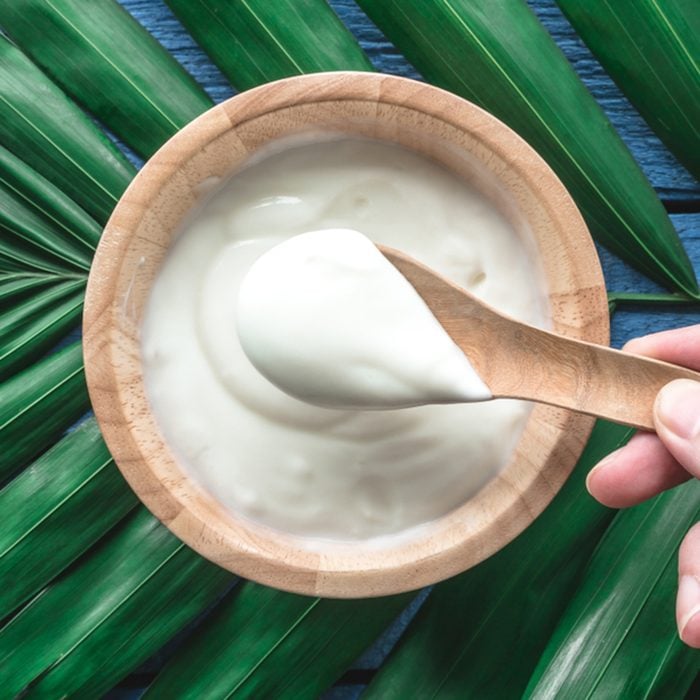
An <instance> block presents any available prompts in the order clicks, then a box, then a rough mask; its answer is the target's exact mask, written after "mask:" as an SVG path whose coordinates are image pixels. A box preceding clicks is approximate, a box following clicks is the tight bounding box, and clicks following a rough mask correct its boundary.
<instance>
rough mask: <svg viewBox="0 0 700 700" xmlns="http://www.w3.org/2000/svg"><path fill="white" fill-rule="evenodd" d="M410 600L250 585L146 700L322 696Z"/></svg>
mask: <svg viewBox="0 0 700 700" xmlns="http://www.w3.org/2000/svg"><path fill="white" fill-rule="evenodd" d="M412 597H413V594H405V595H399V596H392V597H390V598H370V599H367V600H327V599H321V598H308V597H304V596H298V595H292V594H290V593H283V592H281V591H276V590H274V589H272V588H267V587H265V586H259V585H257V584H254V583H245V584H243V585H242V586H240V587H239V589H238V590H236V591H234V592H233V594H232V595H230V596H229V597H228V599H227V600H226V601H225V602H224V603H222V604H221V605H220V606H219V607H218V608H217V609H216V611H215V612H214V613H213V614H212V615H211V617H210V618H209V619H208V620H207V621H206V623H205V624H204V625H203V626H202V628H201V629H200V630H199V631H198V632H197V633H196V634H195V635H194V636H193V637H192V638H191V639H189V640H188V641H187V643H186V644H185V645H184V647H183V648H182V651H180V652H179V653H177V654H176V655H175V656H174V657H173V658H172V660H171V661H170V662H169V663H168V664H167V665H166V666H165V668H164V669H163V671H162V672H161V673H160V674H159V675H158V677H157V678H156V680H155V682H154V683H153V685H152V686H151V687H150V688H149V689H148V692H147V693H146V696H145V697H146V698H153V699H156V698H192V700H195V698H207V700H216V699H217V698H222V699H223V698H231V697H251V698H276V699H277V700H282V699H283V698H289V700H302V698H309V699H310V700H311V699H313V698H317V697H318V696H319V694H320V693H321V692H322V691H324V690H325V689H326V688H327V687H328V686H330V685H331V684H332V683H333V681H335V680H336V679H337V678H338V676H340V675H341V674H342V673H343V671H345V669H346V668H347V667H348V666H349V665H350V664H351V663H352V662H353V661H354V660H355V658H356V657H357V656H358V655H359V654H360V653H361V652H362V651H363V650H364V649H365V648H366V647H367V646H369V644H371V643H372V641H374V639H375V638H376V637H377V636H379V634H380V633H381V632H382V630H383V629H384V628H385V627H386V626H387V625H388V624H389V623H390V622H391V621H392V620H393V619H394V618H395V617H396V616H397V615H398V614H399V613H400V612H401V610H403V609H404V608H405V607H406V605H407V604H408V603H409V601H410V600H411V598H412Z"/></svg>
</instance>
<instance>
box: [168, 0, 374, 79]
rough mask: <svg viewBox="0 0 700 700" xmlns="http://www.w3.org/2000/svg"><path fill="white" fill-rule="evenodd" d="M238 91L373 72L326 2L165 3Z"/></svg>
mask: <svg viewBox="0 0 700 700" xmlns="http://www.w3.org/2000/svg"><path fill="white" fill-rule="evenodd" d="M166 2H167V4H168V5H169V6H170V7H171V8H172V10H173V12H174V13H175V14H176V15H177V16H178V18H179V19H180V20H181V21H182V23H183V24H184V25H185V27H187V29H188V31H189V32H190V33H191V34H192V36H193V37H194V38H195V39H196V40H197V41H198V42H199V44H200V45H201V46H202V48H203V49H204V50H205V51H206V52H207V53H208V54H209V56H210V57H211V59H212V61H214V63H216V65H217V66H219V68H221V70H222V71H223V72H224V73H225V74H226V76H227V77H228V78H229V80H231V82H232V83H233V84H234V85H235V86H236V87H237V88H238V89H239V90H246V89H248V88H251V87H255V86H256V85H259V84H260V83H264V82H266V81H269V80H276V79H278V78H285V77H287V76H290V75H298V74H301V73H314V72H318V71H328V70H361V71H362V70H372V64H371V63H370V62H369V60H368V58H367V57H366V56H365V54H364V53H363V51H362V49H361V48H360V46H359V45H358V43H357V41H355V39H354V37H353V36H352V34H350V32H349V31H348V30H347V29H346V28H345V26H344V25H343V23H342V22H341V21H340V20H339V19H338V17H337V16H336V15H335V13H334V12H333V10H331V8H330V7H329V6H328V4H327V3H326V2H325V0H276V2H269V0H245V2H228V1H227V0H166Z"/></svg>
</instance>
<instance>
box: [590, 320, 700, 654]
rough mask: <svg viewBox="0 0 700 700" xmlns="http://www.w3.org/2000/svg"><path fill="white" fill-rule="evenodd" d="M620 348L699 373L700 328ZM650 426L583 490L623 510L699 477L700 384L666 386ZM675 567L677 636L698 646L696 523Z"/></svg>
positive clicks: (602, 465) (699, 547) (699, 540)
mask: <svg viewBox="0 0 700 700" xmlns="http://www.w3.org/2000/svg"><path fill="white" fill-rule="evenodd" d="M623 349H624V350H625V351H628V352H632V353H635V354H637V355H646V356H648V357H653V358H656V359H658V360H665V361H666V362H673V363H674V364H677V365H682V366H684V367H689V368H690V369H694V370H700V325H697V326H691V327H689V328H681V329H678V330H674V331H664V332H662V333H655V334H653V335H648V336H645V337H643V338H636V339H635V340H632V341H630V342H629V343H627V345H625V347H624V348H623ZM654 424H655V426H656V435H654V434H653V433H637V434H636V435H635V436H634V437H633V438H632V439H631V440H630V441H629V443H627V445H626V446H625V447H622V448H620V449H619V450H616V451H615V452H613V453H612V454H610V455H608V456H607V457H606V458H605V459H603V460H602V461H601V462H599V463H598V464H597V465H596V466H595V467H594V468H593V469H592V470H591V472H590V473H589V475H588V479H587V480H586V485H587V487H588V491H589V492H590V493H591V495H592V496H593V497H594V498H595V499H597V500H598V501H600V502H601V503H602V504H603V505H606V506H610V507H612V508H626V507H628V506H633V505H636V504H637V503H641V502H642V501H645V500H646V499H648V498H651V497H652V496H655V495H656V494H658V493H660V492H661V491H665V490H666V489H670V488H672V487H673V486H677V485H678V484H681V483H682V482H684V481H687V480H688V479H690V478H692V477H695V478H700V382H694V381H692V380H690V379H677V380H675V381H673V382H671V383H670V384H667V385H666V386H665V387H664V388H663V389H662V390H661V391H660V392H659V394H658V396H657V398H656V403H655V405H654ZM678 568H679V582H678V597H677V599H676V622H677V623H678V633H679V634H680V637H681V639H682V640H683V641H684V642H685V643H686V644H688V645H689V646H691V647H697V648H700V523H697V524H695V525H694V526H693V527H692V528H691V529H690V532H688V534H687V535H686V536H685V539H684V540H683V543H682V544H681V548H680V551H679V564H678Z"/></svg>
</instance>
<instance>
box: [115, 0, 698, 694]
mask: <svg viewBox="0 0 700 700" xmlns="http://www.w3.org/2000/svg"><path fill="white" fill-rule="evenodd" d="M270 1H271V2H274V0H270ZM329 1H330V4H331V5H332V6H333V7H334V9H335V10H336V12H337V13H338V15H339V16H340V17H341V19H342V20H343V22H344V23H345V24H346V25H347V27H348V28H349V29H350V30H351V31H352V32H353V33H354V34H355V36H356V37H357V39H358V40H359V41H360V44H361V45H362V47H363V49H364V50H365V51H366V53H367V55H368V56H369V58H370V59H371V61H372V63H373V64H374V66H375V67H376V68H377V70H380V71H383V72H385V73H392V74H394V75H402V76H406V77H410V78H417V79H421V76H420V74H419V73H418V72H417V71H416V70H415V69H414V68H413V67H412V66H411V65H410V64H409V63H408V62H407V61H406V60H405V59H404V58H403V57H402V55H401V54H400V53H399V52H398V51H397V50H396V49H395V48H394V47H393V46H392V44H391V43H390V42H388V41H387V40H386V38H385V37H384V36H383V35H382V33H381V32H380V31H379V30H378V29H377V28H376V27H375V26H374V25H373V24H372V23H371V22H370V21H369V19H367V17H366V16H365V15H364V14H363V13H362V11H361V10H360V9H359V8H358V7H357V5H356V4H355V3H354V2H353V0H329ZM120 2H121V3H122V5H123V6H124V7H125V8H126V9H127V10H128V11H129V12H131V13H132V14H133V16H134V17H135V18H136V19H137V20H138V21H139V22H141V24H143V26H144V27H146V29H148V30H149V31H150V32H151V34H153V36H154V37H155V38H156V39H157V40H158V41H160V42H161V43H162V44H163V46H165V47H166V48H167V49H168V50H169V51H170V52H171V53H172V54H173V56H175V58H176V59H177V60H178V61H180V63H181V64H182V65H183V66H184V67H185V69H186V70H187V71H189V73H191V74H192V75H193V76H194V77H195V79H196V80H197V81H198V82H199V83H200V84H201V85H202V86H203V87H204V89H205V90H206V91H207V93H208V94H209V95H210V97H211V98H212V99H213V100H214V101H215V102H220V101H221V100H224V99H226V98H228V97H231V96H232V95H233V94H235V91H234V90H233V89H232V88H231V86H230V85H229V83H228V81H227V80H226V78H224V76H223V75H222V74H221V73H220V72H219V70H218V69H217V68H216V67H215V66H214V65H213V64H212V63H211V61H210V60H209V59H208V57H207V56H206V54H205V53H204V52H203V51H202V50H201V49H200V48H199V47H198V46H197V45H196V44H195V42H194V40H193V39H192V38H191V37H190V36H189V34H188V33H187V32H186V31H185V30H184V29H183V27H182V25H181V24H180V23H179V22H178V21H177V19H175V17H174V16H173V15H172V13H171V12H170V11H169V10H168V8H167V7H166V5H165V4H164V3H163V2H162V0H120ZM528 2H529V4H530V6H531V7H532V9H533V10H534V11H535V13H536V14H537V16H538V17H539V18H540V20H541V21H542V23H543V24H544V25H545V27H546V28H547V30H548V31H549V32H550V33H551V35H552V36H553V37H554V39H555V41H556V42H557V44H558V45H559V46H560V47H561V49H562V51H563V52H564V54H565V55H566V57H567V58H568V59H569V61H570V62H571V63H572V65H573V66H574V68H575V70H576V71H577V73H578V74H579V75H580V76H581V78H582V80H583V81H584V83H585V84H586V86H587V87H588V88H589V90H590V91H591V93H592V94H593V95H594V97H595V98H596V99H597V100H598V102H599V103H600V105H601V106H602V107H603V109H604V110H605V112H606V114H607V115H608V117H609V119H610V121H611V122H612V124H613V125H614V126H615V128H616V129H617V131H618V132H619V133H620V135H621V136H622V138H623V139H624V141H625V142H626V143H627V145H628V146H629V148H630V150H631V151H632V153H633V155H634V156H635V158H636V159H637V162H638V163H639V165H640V166H641V168H642V170H643V171H644V173H645V174H646V176H647V177H648V179H649V181H650V182H651V184H652V185H653V186H654V188H655V189H656V191H657V192H658V194H659V196H660V197H661V199H662V201H663V203H664V205H665V206H666V208H667V210H668V212H669V214H670V216H671V219H672V221H673V223H674V225H675V227H676V229H677V230H678V232H679V234H680V236H681V238H682V240H683V242H684V244H685V246H686V248H687V250H688V253H689V255H690V258H691V260H692V262H693V265H694V266H695V270H696V273H698V272H700V184H699V183H698V182H697V181H696V180H694V178H693V177H692V176H691V175H690V174H689V173H688V172H687V171H686V170H684V169H683V168H682V167H681V166H680V165H679V164H678V162H677V161H676V160H675V158H674V157H673V156H672V155H671V154H670V153H669V152H668V151H667V150H666V148H665V147H664V146H663V145H662V144H661V142H660V141H659V140H658V138H656V136H654V134H653V133H652V132H651V131H650V129H649V128H648V127H647V125H646V124H645V123H644V121H643V120H642V119H641V117H640V116H639V115H638V114H637V112H636V111H635V110H634V108H633V107H632V106H631V105H630V104H629V102H628V101H627V100H626V98H625V97H624V96H623V95H622V94H621V93H620V91H619V90H618V89H617V87H616V86H615V85H614V84H613V83H612V81H611V80H610V78H609V77H608V76H607V74H606V73H605V72H604V71H603V69H602V68H601V67H600V65H599V64H598V62H597V61H596V60H595V59H594V58H593V56H592V55H591V54H590V52H589V51H588V50H587V49H586V47H585V46H584V45H583V43H582V42H581V41H580V40H579V39H578V37H577V36H576V33H575V32H574V31H573V29H572V28H571V26H570V25H569V23H568V22H567V21H566V19H565V18H564V17H563V16H562V14H561V12H560V11H559V9H558V8H557V7H556V5H555V4H554V1H553V0H528ZM127 155H129V157H130V158H131V159H132V160H133V161H134V162H135V163H136V164H137V165H138V164H140V163H139V161H138V159H136V158H135V157H134V156H133V154H129V153H128V154H127ZM599 253H600V257H601V261H602V264H603V271H604V273H605V280H606V284H607V287H608V290H609V291H616V292H644V293H651V292H655V291H661V290H660V288H659V287H658V286H657V285H655V284H654V283H653V282H651V281H650V280H648V279H647V278H645V277H644V276H642V275H641V274H639V273H637V272H636V271H634V270H632V269H631V268H630V267H629V266H627V265H626V264H625V263H623V262H622V261H621V260H619V259H618V258H616V257H615V256H613V255H612V254H610V253H608V252H607V251H606V250H604V249H602V248H600V247H599ZM694 323H700V308H698V307H683V308H681V307H663V308H660V307H655V308H653V309H652V308H650V307H648V306H646V307H645V306H638V307H628V306H625V307H623V308H621V309H620V310H618V312H617V313H616V314H615V316H614V318H613V324H612V344H613V345H614V346H615V347H619V346H621V345H622V344H623V343H624V342H625V341H626V340H628V339H629V338H632V337H635V336H638V335H643V334H645V333H650V332H653V331H658V330H663V329H667V328H677V327H681V326H686V325H690V324H694ZM424 596H425V594H423V595H422V596H420V597H419V598H418V599H417V601H416V602H415V603H414V604H413V605H412V606H411V607H410V608H409V609H408V610H407V611H406V612H405V613H404V614H403V615H402V616H401V618H400V619H399V620H398V621H397V622H396V623H395V624H394V625H393V626H392V627H391V628H390V629H388V630H387V631H386V632H385V634H384V635H383V636H382V637H381V638H380V639H379V640H378V641H377V642H376V643H375V644H374V645H373V647H372V648H371V649H368V650H367V651H366V652H365V654H363V655H362V656H361V657H360V658H359V659H358V660H357V662H356V663H355V664H354V666H353V668H352V669H351V670H350V671H349V672H348V673H347V674H346V676H345V677H344V679H342V680H341V682H340V683H339V684H338V685H337V687H335V688H333V689H332V690H331V691H329V692H328V693H327V694H326V696H325V697H327V698H338V699H339V698H354V697H357V696H358V695H359V694H360V692H361V690H362V686H363V684H364V683H365V682H366V681H367V680H368V679H369V678H370V677H371V674H372V672H373V669H375V668H376V667H377V666H378V665H379V664H380V663H381V660H382V659H383V658H384V656H385V655H386V654H387V653H388V651H389V650H390V649H391V647H392V646H393V644H394V643H395V642H396V640H397V639H398V637H399V635H400V634H401V631H402V629H403V628H404V626H405V624H406V622H407V621H408V620H409V619H410V617H411V616H412V615H413V614H414V613H415V611H416V610H417V607H418V606H419V604H420V602H421V601H422V599H423V598H424ZM177 643H178V640H175V641H174V642H173V643H172V644H171V645H169V647H168V648H166V649H164V650H163V651H162V652H161V653H159V654H158V655H156V657H155V658H154V659H152V660H151V661H150V662H148V663H147V664H145V665H144V667H143V668H142V669H140V670H139V672H138V673H136V674H133V675H132V676H131V677H130V678H128V679H126V680H125V682H124V683H123V684H122V685H121V686H120V688H119V689H117V690H115V691H113V692H112V693H110V694H109V697H110V698H114V699H117V698H119V699H122V698H136V697H138V696H139V695H140V691H139V688H140V687H141V686H142V685H144V684H145V683H147V682H148V680H149V679H150V677H151V675H152V674H153V673H154V672H155V670H157V668H158V667H159V665H160V664H161V663H162V661H163V659H165V658H167V656H168V655H169V654H170V653H172V649H173V647H174V646H176V645H177Z"/></svg>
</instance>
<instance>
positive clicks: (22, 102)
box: [0, 35, 134, 223]
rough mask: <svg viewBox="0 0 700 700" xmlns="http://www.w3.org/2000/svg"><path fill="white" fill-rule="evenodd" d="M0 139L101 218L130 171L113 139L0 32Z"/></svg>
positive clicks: (104, 217) (121, 190)
mask: <svg viewBox="0 0 700 700" xmlns="http://www.w3.org/2000/svg"><path fill="white" fill-rule="evenodd" d="M0 145H1V146H4V147H5V148H7V149H8V150H10V151H12V152H13V153H15V154H18V155H21V158H22V159H23V160H24V161H26V163H27V164H28V165H30V166H31V167H32V168H34V169H35V170H36V171H37V172H39V173H41V174H42V175H43V176H44V177H45V178H46V179H47V180H49V181H50V182H51V183H53V184H54V185H55V186H56V187H58V188H60V189H61V190H62V191H63V192H64V193H65V194H66V195H67V196H68V197H70V198H71V199H72V200H73V201H75V202H76V203H77V204H78V205H79V206H81V207H82V208H83V209H85V211H86V212H88V214H90V215H91V216H93V217H94V218H95V219H96V220H97V221H98V222H100V223H104V222H105V221H106V220H107V217H108V216H109V214H110V213H111V211H112V209H113V207H114V205H115V204H116V203H117V200H118V199H119V196H120V195H121V193H122V192H123V191H124V189H125V188H126V186H127V185H128V184H129V180H131V178H132V176H133V174H134V170H133V168H132V167H131V166H130V165H129V163H128V162H127V161H126V160H125V158H124V157H123V156H122V155H121V153H120V152H119V151H118V150H117V149H116V147H115V146H114V145H112V143H111V141H109V139H108V138H107V137H106V136H105V135H104V134H103V133H102V132H101V131H100V130H99V129H98V128H97V127H96V126H95V125H94V124H93V123H92V122H91V121H90V120H89V119H88V117H87V116H86V115H85V114H84V113H83V112H82V111H81V110H80V109H78V107H76V106H75V105H74V104H73V103H72V102H71V101H70V100H69V99H68V98H67V97H66V96H65V95H64V94H63V93H62V92H61V90H60V89H59V88H58V87H56V85H54V83H52V82H51V81H50V80H49V79H48V78H47V77H46V76H45V75H44V74H43V73H42V72H41V71H40V70H39V69H38V68H37V67H36V66H35V65H34V64H33V63H32V62H31V61H30V60H29V59H28V58H27V57H26V56H25V55H24V54H23V53H22V52H21V51H20V50H19V49H18V48H17V47H16V46H14V45H13V44H12V43H11V42H10V41H8V40H7V39H5V38H4V37H2V36H1V35H0Z"/></svg>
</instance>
